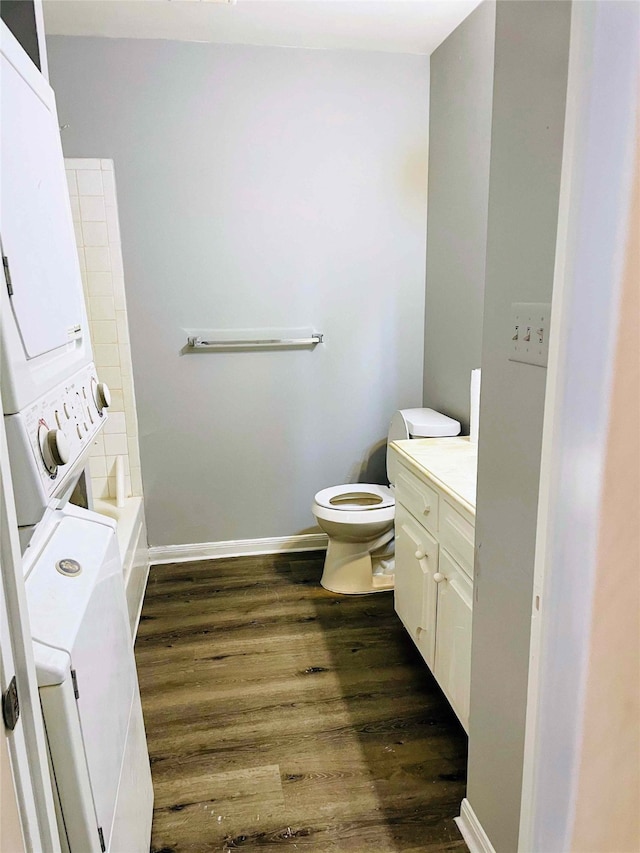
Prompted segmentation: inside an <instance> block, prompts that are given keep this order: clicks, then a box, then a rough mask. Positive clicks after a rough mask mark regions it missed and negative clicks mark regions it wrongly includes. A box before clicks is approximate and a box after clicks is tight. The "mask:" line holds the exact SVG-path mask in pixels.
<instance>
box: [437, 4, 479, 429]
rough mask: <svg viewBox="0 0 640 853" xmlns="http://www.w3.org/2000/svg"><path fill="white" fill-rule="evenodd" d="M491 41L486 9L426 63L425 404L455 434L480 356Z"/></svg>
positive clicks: (465, 411) (465, 416) (465, 414)
mask: <svg viewBox="0 0 640 853" xmlns="http://www.w3.org/2000/svg"><path fill="white" fill-rule="evenodd" d="M494 40H495V3H494V2H491V0H489V2H485V3H483V4H482V5H481V6H479V7H478V8H477V9H476V10H475V11H474V12H473V13H472V14H471V15H470V16H469V17H468V18H467V19H466V20H465V21H463V22H462V24H460V26H459V27H458V28H457V29H456V30H455V31H454V32H453V33H452V34H451V35H450V36H449V38H448V39H446V41H445V42H443V43H442V44H441V45H440V47H439V48H438V49H437V50H436V51H434V53H433V54H432V56H431V95H430V104H429V111H430V118H429V205H428V210H429V213H428V228H427V294H426V336H425V351H424V403H425V405H426V406H430V407H432V408H434V409H436V410H438V411H441V412H445V413H446V414H447V415H449V416H450V417H454V418H456V420H459V421H460V422H461V423H462V431H463V433H468V431H469V385H470V381H471V371H472V370H473V369H474V368H476V367H480V358H481V348H482V312H483V300H484V272H485V255H486V246H487V209H488V197H489V154H490V146H491V100H492V94H493V50H494Z"/></svg>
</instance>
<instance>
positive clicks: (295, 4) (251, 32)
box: [43, 0, 480, 54]
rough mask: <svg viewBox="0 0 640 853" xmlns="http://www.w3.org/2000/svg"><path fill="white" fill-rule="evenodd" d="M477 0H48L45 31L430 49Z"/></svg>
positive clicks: (349, 47)
mask: <svg viewBox="0 0 640 853" xmlns="http://www.w3.org/2000/svg"><path fill="white" fill-rule="evenodd" d="M479 2H480V0H237V2H235V3H234V2H228V0H227V2H225V0H217V2H216V0H44V4H43V5H44V16H45V29H46V32H47V34H48V35H71V36H106V37H108V38H146V39H175V40H178V41H197V42H217V43H222V44H255V45H278V46H282V47H304V48H315V49H320V50H374V51H385V52H390V53H418V54H430V53H432V52H433V51H434V50H435V48H436V47H437V46H438V45H439V44H441V43H442V42H443V41H444V39H445V38H446V37H447V36H448V35H449V34H450V33H451V32H452V31H453V30H454V29H455V28H456V27H457V26H458V24H459V23H460V22H461V21H462V20H464V18H466V17H467V15H468V14H469V13H470V12H471V11H472V10H473V9H474V8H475V7H476V6H478V5H479Z"/></svg>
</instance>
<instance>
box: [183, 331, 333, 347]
mask: <svg viewBox="0 0 640 853" xmlns="http://www.w3.org/2000/svg"><path fill="white" fill-rule="evenodd" d="M323 338H324V335H322V334H321V333H320V332H313V334H311V335H309V336H308V337H304V338H232V339H230V340H216V341H206V340H203V339H202V338H201V337H200V336H189V337H188V338H187V346H186V349H187V350H188V351H192V352H193V351H198V352H217V351H224V350H234V349H235V350H240V349H276V348H286V347H290V348H294V347H314V346H316V344H321V343H322V341H323Z"/></svg>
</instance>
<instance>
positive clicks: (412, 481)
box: [396, 468, 439, 533]
mask: <svg viewBox="0 0 640 853" xmlns="http://www.w3.org/2000/svg"><path fill="white" fill-rule="evenodd" d="M396 503H401V504H403V506H405V507H406V508H407V509H408V510H409V512H410V513H412V515H414V516H415V517H416V518H417V519H418V521H419V522H420V524H424V526H425V527H426V528H427V529H428V530H430V531H431V532H432V533H437V532H438V503H439V497H438V493H437V492H436V491H435V490H434V489H432V488H431V487H430V486H427V484H426V483H424V482H423V481H422V480H420V479H419V478H418V477H416V476H415V475H414V474H412V473H411V472H410V471H407V470H406V469H405V468H399V469H398V474H397V476H396Z"/></svg>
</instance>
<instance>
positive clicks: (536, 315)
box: [509, 302, 551, 367]
mask: <svg viewBox="0 0 640 853" xmlns="http://www.w3.org/2000/svg"><path fill="white" fill-rule="evenodd" d="M550 325H551V305H550V304H549V303H548V302H514V303H513V304H512V305H511V326H510V335H511V341H510V348H509V361H520V362H523V363H524V364H536V365H538V366H539V367H546V366H547V359H548V357H549V328H550Z"/></svg>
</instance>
